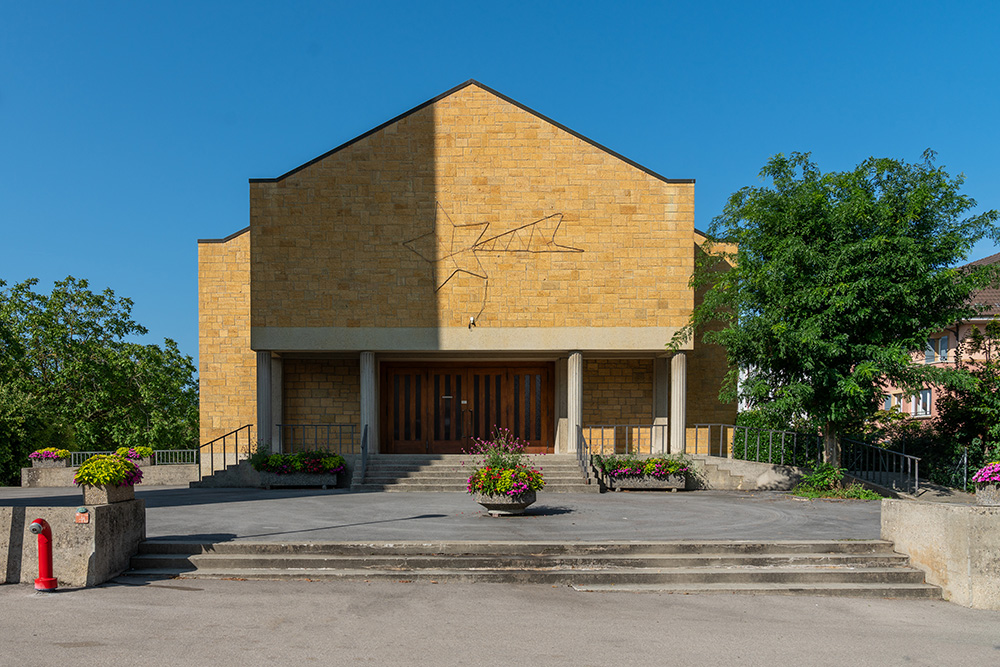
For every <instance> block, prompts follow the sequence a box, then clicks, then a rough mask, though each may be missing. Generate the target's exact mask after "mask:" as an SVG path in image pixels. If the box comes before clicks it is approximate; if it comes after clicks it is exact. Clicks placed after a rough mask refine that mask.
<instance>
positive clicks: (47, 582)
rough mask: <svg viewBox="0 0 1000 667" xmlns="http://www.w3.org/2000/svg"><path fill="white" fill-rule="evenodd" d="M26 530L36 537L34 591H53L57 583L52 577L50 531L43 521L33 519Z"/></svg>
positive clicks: (46, 523)
mask: <svg viewBox="0 0 1000 667" xmlns="http://www.w3.org/2000/svg"><path fill="white" fill-rule="evenodd" d="M28 530H30V531H31V532H32V534H34V535H38V578H37V579H35V590H36V591H54V590H55V589H56V587H57V586H58V585H59V582H58V581H57V580H56V578H55V577H53V576H52V529H51V528H49V524H48V522H47V521H45V519H35V520H34V521H32V522H31V525H30V526H29V527H28Z"/></svg>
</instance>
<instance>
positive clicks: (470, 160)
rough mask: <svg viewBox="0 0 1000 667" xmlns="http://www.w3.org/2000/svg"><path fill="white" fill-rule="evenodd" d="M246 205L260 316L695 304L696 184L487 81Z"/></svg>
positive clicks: (623, 319)
mask: <svg viewBox="0 0 1000 667" xmlns="http://www.w3.org/2000/svg"><path fill="white" fill-rule="evenodd" d="M250 211H251V218H250V234H251V242H252V244H253V248H254V256H253V257H252V258H251V262H252V268H251V272H252V284H253V297H252V303H251V313H252V316H251V321H252V326H254V327H379V328H391V327H447V326H451V327H462V326H466V325H467V323H468V320H469V317H470V315H471V316H474V317H476V320H477V326H479V327H482V326H489V327H533V328H539V327H574V326H575V327H610V326H631V327H650V326H659V327H668V326H674V327H679V326H683V325H684V324H685V323H686V321H687V317H688V315H689V313H690V312H691V307H692V303H693V302H692V294H691V290H690V289H688V287H687V280H688V277H689V276H690V275H691V270H692V268H693V260H694V257H693V252H692V249H693V246H694V237H693V228H694V226H693V221H694V184H693V183H692V182H665V180H664V179H662V178H659V177H656V176H653V175H651V174H649V173H647V172H645V171H642V170H640V169H637V168H636V167H634V166H632V165H631V164H628V163H626V162H625V161H623V160H622V159H621V158H619V157H616V156H614V155H612V154H610V153H609V152H608V151H606V150H603V149H601V148H598V147H595V146H594V145H592V144H591V143H588V142H587V141H585V140H583V139H581V138H579V137H577V136H574V135H573V134H571V133H570V132H568V131H566V130H563V129H560V128H559V127H557V126H556V125H554V124H552V123H551V122H548V121H546V120H543V119H541V118H539V117H538V116H537V115H535V114H533V113H530V112H528V111H526V110H524V109H522V108H520V107H518V106H516V105H514V104H512V103H511V102H509V101H507V100H504V99H502V98H500V97H498V96H497V95H495V94H494V93H492V92H488V91H487V90H484V89H483V88H480V87H479V86H477V85H469V86H466V87H464V88H462V89H460V90H458V91H456V92H454V93H452V94H451V95H449V96H447V97H445V98H443V99H440V100H438V101H436V102H434V103H433V104H430V105H428V106H425V107H423V108H421V109H419V110H417V111H415V112H413V113H411V114H409V115H407V116H405V117H404V118H402V119H400V120H398V121H397V122H395V123H393V124H391V125H389V126H387V127H384V128H383V129H381V130H378V131H376V132H374V133H372V134H369V135H367V136H365V137H363V138H361V139H359V140H357V141H355V142H353V143H351V144H349V145H347V146H346V147H343V148H341V149H339V150H337V151H336V152H334V153H332V154H330V155H327V156H325V157H323V158H322V159H319V160H318V161H316V162H314V163H312V164H309V165H307V166H305V167H303V168H300V169H299V170H296V171H295V172H294V173H291V174H290V175H286V176H285V177H282V178H280V179H277V180H269V181H256V182H252V183H251V188H250ZM556 225H558V226H557V227H556ZM526 226H528V227H526ZM519 229H520V231H518V230H519ZM483 276H485V278H483Z"/></svg>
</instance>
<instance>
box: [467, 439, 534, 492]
mask: <svg viewBox="0 0 1000 667" xmlns="http://www.w3.org/2000/svg"><path fill="white" fill-rule="evenodd" d="M527 445H528V443H526V442H525V441H523V440H521V439H520V438H518V437H516V436H515V435H514V434H513V433H512V432H511V431H510V429H507V428H501V427H496V428H494V429H493V438H492V439H490V440H482V439H481V438H473V441H472V447H471V448H470V449H469V451H468V452H467V453H469V454H472V455H474V456H476V457H477V458H478V461H477V463H476V469H475V470H473V472H472V474H471V475H469V479H468V481H467V483H466V487H465V490H466V491H467V492H468V493H481V494H483V495H490V496H501V495H503V496H516V495H518V494H521V493H525V492H527V491H539V490H541V489H542V488H543V487H544V486H545V478H544V476H543V475H542V472H541V471H540V470H536V469H534V468H531V467H529V466H528V465H527V464H526V463H525V461H524V450H525V448H526V447H527Z"/></svg>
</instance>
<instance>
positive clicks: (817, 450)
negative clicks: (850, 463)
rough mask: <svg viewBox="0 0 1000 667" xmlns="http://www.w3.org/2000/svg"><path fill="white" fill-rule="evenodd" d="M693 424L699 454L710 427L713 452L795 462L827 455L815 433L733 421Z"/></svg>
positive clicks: (709, 444)
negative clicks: (732, 422) (716, 435)
mask: <svg viewBox="0 0 1000 667" xmlns="http://www.w3.org/2000/svg"><path fill="white" fill-rule="evenodd" d="M692 428H694V452H693V453H695V454H700V453H701V448H700V445H701V442H702V440H701V436H702V433H703V431H705V430H707V433H705V435H706V436H707V437H706V438H705V443H706V445H707V450H708V451H707V452H706V453H707V454H708V455H709V456H713V455H717V456H724V457H727V458H731V459H732V458H738V459H742V460H745V461H757V462H760V463H772V464H778V465H792V466H801V465H805V464H808V463H812V462H813V461H818V460H821V459H822V456H823V450H822V447H821V446H820V442H821V441H820V440H819V439H818V438H817V437H816V436H815V435H813V434H805V433H797V432H795V431H782V430H778V429H769V428H757V427H753V426H734V425H732V424H694V425H693V426H692ZM716 429H718V434H719V437H718V439H716V438H715V430H716Z"/></svg>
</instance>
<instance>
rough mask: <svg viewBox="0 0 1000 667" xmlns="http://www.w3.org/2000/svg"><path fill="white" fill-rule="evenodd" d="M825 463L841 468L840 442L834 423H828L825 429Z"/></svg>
mask: <svg viewBox="0 0 1000 667" xmlns="http://www.w3.org/2000/svg"><path fill="white" fill-rule="evenodd" d="M823 462H824V463H830V464H832V465H835V466H837V467H838V468H839V467H841V466H840V440H839V439H838V438H837V429H836V428H835V427H834V425H833V423H831V422H827V423H826V428H824V429H823Z"/></svg>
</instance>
